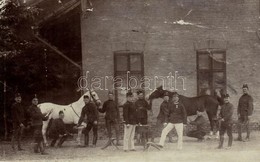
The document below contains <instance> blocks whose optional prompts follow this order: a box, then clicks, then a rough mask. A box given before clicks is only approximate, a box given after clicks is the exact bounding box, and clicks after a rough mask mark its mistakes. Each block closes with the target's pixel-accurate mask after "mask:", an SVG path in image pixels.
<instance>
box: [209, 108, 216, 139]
mask: <svg viewBox="0 0 260 162" xmlns="http://www.w3.org/2000/svg"><path fill="white" fill-rule="evenodd" d="M207 115H208V118H209V123H210V133H209V135H210V136H212V135H213V130H214V125H215V124H214V121H213V115H212V114H211V113H210V112H208V111H207Z"/></svg>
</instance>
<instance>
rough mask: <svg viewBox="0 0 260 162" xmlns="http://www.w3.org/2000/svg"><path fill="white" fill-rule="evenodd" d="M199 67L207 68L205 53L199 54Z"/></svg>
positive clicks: (207, 62) (207, 61)
mask: <svg viewBox="0 0 260 162" xmlns="http://www.w3.org/2000/svg"><path fill="white" fill-rule="evenodd" d="M198 61H199V69H209V63H210V62H209V56H208V55H207V54H200V55H199V60H198Z"/></svg>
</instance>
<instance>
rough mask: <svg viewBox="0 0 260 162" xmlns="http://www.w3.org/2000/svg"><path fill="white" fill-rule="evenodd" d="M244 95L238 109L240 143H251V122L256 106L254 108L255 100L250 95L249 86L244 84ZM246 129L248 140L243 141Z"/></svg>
mask: <svg viewBox="0 0 260 162" xmlns="http://www.w3.org/2000/svg"><path fill="white" fill-rule="evenodd" d="M242 89H243V95H242V96H241V97H240V99H239V102H238V108H237V115H238V138H237V140H238V141H249V137H250V129H249V122H250V117H251V116H252V114H253V110H254V106H253V98H252V96H250V95H249V94H248V85H247V84H244V85H243V87H242ZM243 125H244V126H245V127H246V131H247V136H246V139H245V140H243V139H242V126H243Z"/></svg>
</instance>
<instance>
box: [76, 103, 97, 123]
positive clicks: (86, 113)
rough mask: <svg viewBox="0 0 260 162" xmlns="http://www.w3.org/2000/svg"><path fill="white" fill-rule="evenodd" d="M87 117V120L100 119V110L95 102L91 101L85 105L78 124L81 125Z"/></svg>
mask: <svg viewBox="0 0 260 162" xmlns="http://www.w3.org/2000/svg"><path fill="white" fill-rule="evenodd" d="M85 117H87V122H94V121H98V110H97V108H96V106H95V104H94V103H92V102H89V103H87V104H86V105H85V106H84V107H83V109H82V111H81V115H80V118H79V122H78V125H81V123H82V122H83V120H84V119H85Z"/></svg>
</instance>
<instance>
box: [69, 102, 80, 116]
mask: <svg viewBox="0 0 260 162" xmlns="http://www.w3.org/2000/svg"><path fill="white" fill-rule="evenodd" d="M70 107H71V109H72V110H73V112H74V113H75V114H76V115H77V116H78V117H79V118H80V116H79V114H78V113H77V112H76V111H75V109H74V108H73V106H72V104H70Z"/></svg>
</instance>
